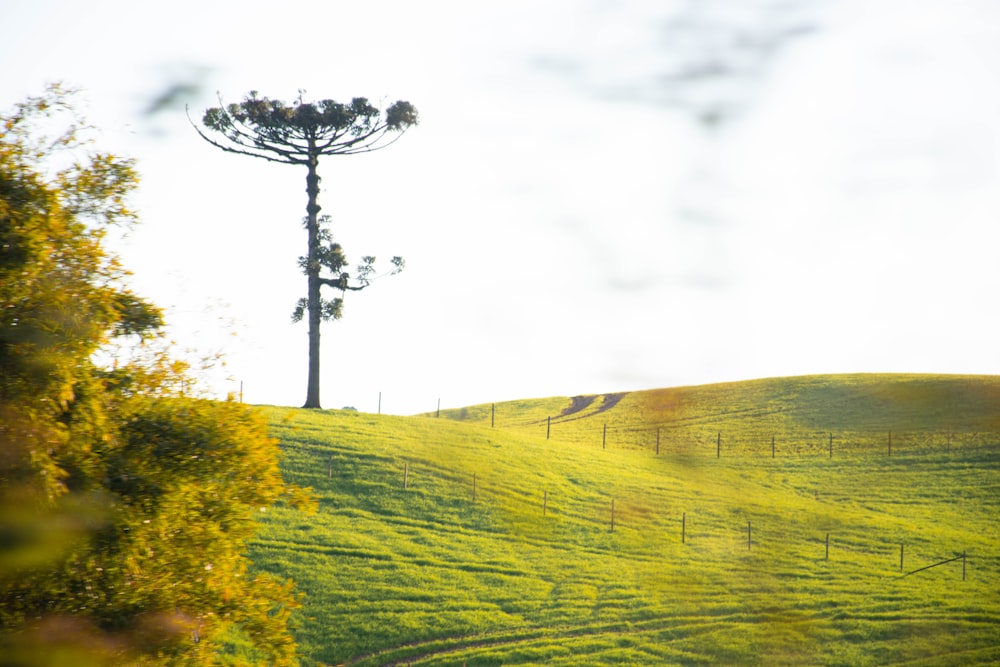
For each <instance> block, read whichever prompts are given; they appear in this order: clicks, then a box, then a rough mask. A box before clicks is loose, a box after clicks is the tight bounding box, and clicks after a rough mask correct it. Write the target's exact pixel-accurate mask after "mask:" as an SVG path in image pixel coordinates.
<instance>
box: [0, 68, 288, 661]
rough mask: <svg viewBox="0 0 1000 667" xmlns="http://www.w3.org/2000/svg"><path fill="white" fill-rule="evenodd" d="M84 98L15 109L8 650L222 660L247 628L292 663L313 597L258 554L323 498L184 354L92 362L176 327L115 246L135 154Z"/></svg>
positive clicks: (5, 402)
mask: <svg viewBox="0 0 1000 667" xmlns="http://www.w3.org/2000/svg"><path fill="white" fill-rule="evenodd" d="M71 98H72V95H71V93H70V92H69V91H65V90H63V89H61V88H59V87H54V88H52V89H50V90H49V91H48V92H47V93H45V94H44V95H42V96H39V97H35V98H30V99H28V100H26V101H25V102H23V103H21V104H19V105H17V106H16V107H15V108H14V109H13V111H12V112H11V113H9V114H7V115H4V116H0V443H2V447H0V600H2V604H0V655H3V656H4V660H9V661H10V662H9V663H5V664H19V665H34V664H37V665H49V664H74V665H105V664H106V665H119V664H137V665H147V664H148V665H211V664H223V663H224V662H225V661H226V658H225V655H224V654H225V651H226V646H227V645H228V643H229V642H231V641H232V638H233V637H245V638H247V641H249V642H250V643H251V644H253V645H254V646H255V647H256V649H255V650H256V651H257V653H256V655H257V663H258V664H268V665H272V664H279V665H280V664H284V665H290V664H294V652H295V647H294V642H293V641H292V638H291V635H290V634H289V630H288V619H289V614H290V612H291V610H292V609H293V608H294V607H295V606H296V604H297V598H296V596H295V594H294V593H293V591H292V589H291V586H290V584H289V583H287V582H282V581H278V580H276V579H273V578H271V577H268V576H266V575H259V574H254V573H252V572H250V571H249V569H248V566H249V563H248V561H247V559H246V558H245V557H244V556H243V555H242V552H243V550H244V546H245V543H246V540H247V539H248V538H249V537H250V536H251V535H252V533H253V532H254V529H255V526H256V521H257V517H259V516H260V512H261V511H262V510H263V509H266V508H267V507H268V506H270V505H272V504H274V503H275V502H278V501H281V500H294V501H301V502H303V503H304V504H306V505H308V499H307V496H306V494H305V492H303V491H300V490H297V489H295V488H293V487H290V486H288V485H286V484H285V483H284V482H283V480H282V479H281V475H280V473H279V470H278V465H277V460H278V450H277V444H276V442H275V441H274V440H273V439H271V438H269V437H268V435H267V425H266V423H264V421H263V419H262V417H260V416H258V415H257V414H256V413H254V412H253V411H252V410H250V409H248V408H246V407H245V406H242V405H238V404H236V403H221V402H215V401H209V400H198V399H191V398H184V397H182V396H180V395H179V394H178V393H177V392H176V391H173V390H172V389H171V387H174V386H177V384H178V383H176V382H175V381H174V380H176V378H177V374H178V373H179V372H180V371H179V370H178V366H177V365H176V364H172V363H169V362H166V361H163V362H162V363H154V364H152V365H145V366H143V365H138V364H137V363H136V362H129V363H126V364H120V365H117V366H112V367H103V366H100V365H98V364H97V363H96V362H95V361H94V359H95V356H94V355H95V352H97V351H98V350H100V349H102V347H103V346H104V345H106V344H107V343H108V342H109V341H111V340H113V339H119V340H122V339H128V340H131V341H133V342H134V343H135V344H141V343H143V342H145V344H146V345H152V344H153V343H154V342H155V340H156V337H157V336H158V335H159V334H158V332H159V330H160V328H161V326H162V324H163V318H162V314H161V312H160V310H159V309H158V308H156V307H155V306H153V305H152V304H150V303H148V302H147V301H145V300H143V299H142V298H140V297H138V296H137V295H135V294H133V293H132V292H131V291H130V290H129V289H128V288H127V286H126V283H125V279H126V275H127V274H126V272H125V271H124V269H123V268H122V267H121V265H120V263H119V262H118V260H117V259H116V258H114V257H112V256H110V255H109V254H108V253H107V252H106V251H105V249H104V246H103V244H102V239H103V238H104V235H105V234H106V232H107V230H108V228H109V226H111V225H121V224H125V225H127V224H132V223H134V222H135V220H136V215H135V213H134V212H133V211H132V210H131V209H130V208H129V207H128V197H129V195H130V193H131V192H132V191H133V190H134V189H135V187H136V186H137V184H138V179H137V176H136V172H135V168H134V164H133V162H132V161H131V160H127V159H122V158H119V157H116V156H113V155H110V154H106V153H101V152H95V151H92V150H91V144H90V142H89V141H88V140H87V138H86V127H85V126H84V125H83V124H82V122H81V121H80V120H79V119H76V118H74V117H73V114H72V111H73V107H72V101H71ZM67 115H68V116H69V117H70V120H69V121H65V120H64V119H65V118H66V117H67ZM63 123H65V125H62V124H63ZM53 126H57V127H60V132H59V133H58V134H56V135H49V134H47V133H46V132H45V128H47V127H53ZM156 358H158V359H163V357H156Z"/></svg>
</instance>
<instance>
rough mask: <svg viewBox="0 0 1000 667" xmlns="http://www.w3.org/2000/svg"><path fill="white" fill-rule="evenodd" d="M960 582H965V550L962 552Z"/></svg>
mask: <svg viewBox="0 0 1000 667" xmlns="http://www.w3.org/2000/svg"><path fill="white" fill-rule="evenodd" d="M962 581H965V550H964V549H963V550H962Z"/></svg>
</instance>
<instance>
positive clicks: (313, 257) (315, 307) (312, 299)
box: [302, 141, 322, 408]
mask: <svg viewBox="0 0 1000 667" xmlns="http://www.w3.org/2000/svg"><path fill="white" fill-rule="evenodd" d="M318 164H319V155H317V154H316V152H315V150H314V146H313V142H311V141H310V142H309V173H308V175H307V176H306V193H307V194H308V195H309V203H308V204H307V205H306V213H307V214H308V215H307V217H306V231H307V233H308V235H309V251H308V254H307V255H306V257H307V260H308V264H307V269H306V279H307V280H308V283H309V285H308V290H309V291H308V292H307V297H306V301H307V311H308V317H309V377H308V380H307V386H306V403H305V405H303V406H302V407H304V408H319V407H320V403H319V325H320V322H321V320H322V313H321V312H320V308H321V303H322V302H321V301H320V294H319V288H320V282H319V270H320V266H319V260H318V259H317V257H318V255H319V211H320V206H319V204H318V203H316V200H317V199H318V198H319V174H317V172H316V167H317V165H318Z"/></svg>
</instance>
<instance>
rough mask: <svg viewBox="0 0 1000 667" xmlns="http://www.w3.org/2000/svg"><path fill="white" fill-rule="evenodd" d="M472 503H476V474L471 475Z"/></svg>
mask: <svg viewBox="0 0 1000 667" xmlns="http://www.w3.org/2000/svg"><path fill="white" fill-rule="evenodd" d="M472 502H476V473H472Z"/></svg>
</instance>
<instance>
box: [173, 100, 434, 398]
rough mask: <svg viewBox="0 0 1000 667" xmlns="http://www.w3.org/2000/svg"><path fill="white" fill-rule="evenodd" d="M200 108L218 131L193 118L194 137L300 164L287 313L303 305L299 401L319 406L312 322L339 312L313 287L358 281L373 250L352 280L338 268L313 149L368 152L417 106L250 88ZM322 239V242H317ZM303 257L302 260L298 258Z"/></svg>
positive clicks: (413, 118)
mask: <svg viewBox="0 0 1000 667" xmlns="http://www.w3.org/2000/svg"><path fill="white" fill-rule="evenodd" d="M219 103H220V106H218V107H213V108H210V109H207V110H206V111H205V115H204V117H203V118H202V123H203V124H204V126H205V127H206V128H207V129H208V130H211V131H212V132H214V133H217V134H218V135H221V136H222V139H219V140H216V139H213V138H212V137H210V136H208V135H207V134H205V133H204V132H202V130H201V129H200V128H198V126H197V125H194V123H192V125H194V128H195V131H197V132H198V134H199V135H201V137H202V139H204V140H205V141H207V142H208V143H210V144H212V145H213V146H215V147H216V148H220V149H222V150H224V151H226V152H228V153H239V154H241V155H249V156H251V157H256V158H261V159H264V160H269V161H271V162H282V163H284V164H301V165H305V166H306V168H307V170H308V171H307V174H306V193H307V194H308V197H309V201H308V203H307V205H306V214H307V215H306V221H305V225H306V232H307V235H308V253H307V254H306V256H305V257H304V258H302V259H300V265H301V266H302V268H303V271H304V272H305V274H306V276H307V283H308V291H307V295H306V298H305V299H304V300H300V302H299V305H298V307H297V308H296V311H295V315H293V319H296V318H301V317H302V315H303V310H304V311H305V314H306V315H307V320H308V322H309V375H308V380H307V390H306V402H305V405H303V407H306V408H319V407H320V399H319V368H320V348H319V341H320V334H319V330H320V323H321V322H322V321H323V320H324V319H327V320H330V319H337V318H338V317H339V316H340V308H341V305H342V300H341V299H334V300H333V301H324V300H323V298H322V296H321V294H320V288H321V287H322V286H323V285H328V286H334V287H337V288H338V289H341V290H347V289H363V288H364V287H366V286H367V285H368V282H369V278H370V275H371V272H372V271H373V264H374V258H373V257H366V258H365V259H364V260H363V261H362V263H361V265H360V266H359V269H358V276H357V282H356V284H354V285H352V284H351V282H350V275H349V274H348V273H345V272H343V271H342V268H343V266H344V265H345V264H346V260H345V259H344V256H343V252H342V250H341V248H340V245H339V244H335V243H333V242H332V240H331V238H330V237H329V234H328V232H326V231H325V230H323V229H321V225H320V222H321V221H320V217H319V212H320V206H319V204H318V203H317V199H318V197H319V181H320V178H319V173H318V166H319V158H320V156H321V155H356V154H358V153H370V152H372V151H376V150H379V149H381V148H385V147H386V146H388V145H390V144H392V143H393V142H395V141H396V140H397V139H399V137H400V136H402V134H403V132H405V131H406V130H407V129H409V128H410V127H412V126H413V125H416V124H417V110H416V108H415V107H414V106H413V105H412V104H410V103H409V102H404V101H397V102H395V103H393V104H392V105H391V106H389V107H388V108H387V109H385V111H384V112H383V111H382V110H381V109H379V108H378V107H376V106H373V105H372V104H370V103H369V102H368V100H367V99H365V98H364V97H355V98H354V99H353V100H351V102H350V103H349V104H343V103H341V102H335V101H334V100H320V101H319V102H304V101H302V98H301V96H300V97H299V99H298V100H297V101H296V102H295V103H294V104H285V103H284V102H281V101H280V100H271V99H268V98H266V97H259V96H258V94H257V92H256V91H251V92H250V93H249V94H248V95H247V96H246V97H245V98H244V99H243V101H242V102H240V103H239V104H229V105H225V104H222V100H221V99H220V101H219ZM324 243H325V244H326V245H325V246H324ZM303 260H304V261H303ZM393 265H394V266H395V270H394V272H398V271H399V270H400V269H401V268H402V260H401V259H400V258H398V257H395V258H393ZM323 268H327V269H328V270H331V271H332V272H333V276H334V277H333V278H323V277H322V276H321V275H320V274H321V271H322V269H323Z"/></svg>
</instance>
